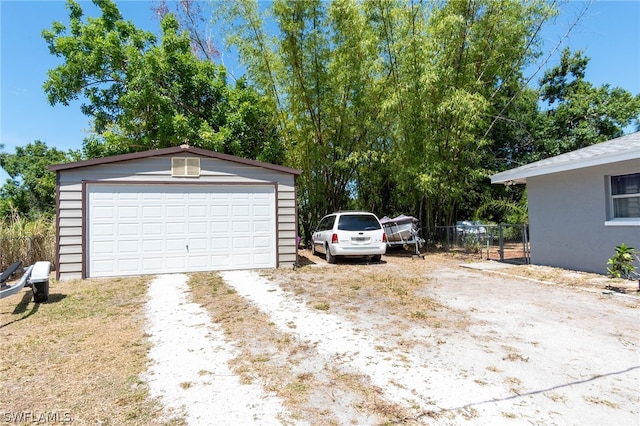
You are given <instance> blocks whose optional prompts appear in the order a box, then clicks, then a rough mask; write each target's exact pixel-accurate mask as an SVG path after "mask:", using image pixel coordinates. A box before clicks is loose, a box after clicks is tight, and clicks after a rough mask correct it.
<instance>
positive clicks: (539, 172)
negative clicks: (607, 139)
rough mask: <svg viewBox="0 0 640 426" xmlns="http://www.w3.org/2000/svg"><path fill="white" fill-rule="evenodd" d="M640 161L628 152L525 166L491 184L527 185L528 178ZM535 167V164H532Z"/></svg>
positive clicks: (637, 155)
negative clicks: (547, 164) (545, 164)
mask: <svg viewBox="0 0 640 426" xmlns="http://www.w3.org/2000/svg"><path fill="white" fill-rule="evenodd" d="M636 159H640V152H638V151H627V152H622V153H617V154H613V155H609V156H601V157H595V158H589V159H586V160H579V161H573V162H566V163H562V164H555V165H549V166H544V167H539V168H537V167H531V165H525V166H522V167H518V168H515V169H511V170H507V171H504V172H501V173H497V174H495V175H493V176H491V183H492V184H494V183H495V184H497V183H502V184H506V185H513V184H523V183H527V178H530V177H535V176H544V175H548V174H553V173H560V172H567V171H570V170H576V169H582V168H585V167H593V166H601V165H604V164H610V163H617V162H620V161H628V160H636ZM532 164H533V165H535V163H532Z"/></svg>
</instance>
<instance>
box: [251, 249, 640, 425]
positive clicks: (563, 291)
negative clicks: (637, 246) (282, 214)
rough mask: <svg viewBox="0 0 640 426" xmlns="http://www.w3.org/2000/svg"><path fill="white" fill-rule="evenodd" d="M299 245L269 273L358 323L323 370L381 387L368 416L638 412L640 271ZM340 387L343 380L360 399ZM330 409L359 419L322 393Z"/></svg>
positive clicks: (619, 417) (314, 303)
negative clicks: (338, 251)
mask: <svg viewBox="0 0 640 426" xmlns="http://www.w3.org/2000/svg"><path fill="white" fill-rule="evenodd" d="M301 255H302V256H301V260H302V262H301V263H302V264H303V265H305V266H303V267H301V268H299V269H297V270H296V271H288V270H278V271H269V272H266V273H265V274H264V276H265V277H267V278H268V279H270V280H271V281H272V282H275V283H277V284H278V285H279V286H280V288H282V289H283V290H284V291H285V296H284V297H285V298H288V297H291V296H293V297H295V298H297V300H299V301H300V302H301V303H305V304H306V305H307V306H309V307H312V308H315V310H316V311H318V310H321V311H322V312H323V313H324V314H325V315H333V316H335V318H337V321H340V322H341V324H342V325H341V327H340V328H342V329H344V328H347V329H348V330H352V331H353V333H354V334H356V337H357V339H353V340H347V341H346V346H345V347H344V348H343V349H336V350H334V352H333V353H332V354H330V356H329V363H328V365H329V367H328V368H325V369H324V370H322V369H321V370H320V371H318V370H317V369H316V370H314V372H315V376H316V377H315V380H316V381H318V382H320V383H325V384H334V383H339V381H336V380H335V371H336V370H337V371H340V372H342V373H346V372H351V373H352V374H356V375H359V376H360V377H361V379H362V380H365V381H366V382H368V383H369V385H370V386H371V387H370V389H375V390H376V392H377V398H379V400H378V401H377V402H375V403H374V404H369V405H368V406H367V405H366V404H364V405H363V406H364V407H368V409H369V412H368V414H369V415H370V417H367V418H366V422H373V423H375V422H377V421H382V422H390V423H403V422H409V423H425V424H460V423H464V424H497V423H500V424H502V423H507V424H545V425H548V424H617V425H621V424H629V425H631V424H639V423H640V409H639V406H640V405H639V402H640V401H639V397H640V351H639V344H640V337H639V334H638V332H637V330H638V324H639V320H640V310H639V307H640V303H639V298H638V296H639V295H640V293H637V291H636V290H637V282H632V281H622V280H609V279H607V278H606V277H603V276H600V275H596V274H585V273H579V272H575V271H565V270H559V269H556V268H548V267H540V266H511V265H505V264H499V263H496V262H486V261H479V260H478V259H474V258H469V257H462V256H451V255H446V254H435V255H427V256H426V257H425V259H419V258H417V259H413V258H411V257H410V256H407V254H406V253H403V252H395V255H394V253H392V254H391V255H388V256H385V257H384V258H383V262H382V263H380V264H368V263H366V262H363V261H359V260H346V261H343V262H340V263H339V264H337V265H329V264H327V263H326V262H324V260H323V259H321V258H319V257H315V256H311V254H310V253H306V252H302V253H301ZM254 303H256V304H258V305H260V302H259V300H258V299H256V300H254ZM263 309H264V308H263ZM271 316H272V318H273V317H274V314H273V312H272V314H271ZM297 321H298V322H304V321H303V319H298V320H297ZM324 327H325V328H326V330H327V334H329V336H327V338H328V339H332V338H333V339H338V338H339V337H335V336H333V337H331V336H330V334H331V333H330V332H329V331H330V330H329V328H330V327H327V326H326V325H324ZM290 328H291V329H292V333H293V334H294V335H298V337H299V338H302V339H307V341H308V343H309V344H311V345H314V346H315V347H316V348H322V343H321V342H320V343H319V341H322V339H324V338H325V337H324V336H322V333H321V334H320V337H318V336H315V337H314V338H315V339H318V340H317V341H314V340H313V339H314V338H311V339H309V338H308V335H305V334H304V331H298V329H299V328H301V325H300V324H295V323H293V324H290ZM361 341H364V342H365V343H364V344H361ZM370 348H373V350H374V353H373V354H372V353H369V352H367V351H368V350H369V349H370ZM318 352H321V350H318ZM362 353H366V358H367V359H364V360H363V359H360V358H361V357H360V356H359V355H360V354H362ZM308 355H309V357H310V358H314V357H315V358H316V360H317V363H322V362H327V354H326V353H325V354H324V356H323V355H321V354H320V355H316V354H315V353H310V354H308ZM351 370H353V371H351ZM323 371H324V372H323ZM326 371H333V373H332V374H333V377H332V376H331V375H330V374H326ZM340 388H341V387H340V386H336V388H335V389H334V394H335V393H336V392H337V393H338V394H339V393H340V392H343V393H344V395H348V398H347V400H354V401H357V400H358V395H357V392H356V394H354V393H353V392H347V390H346V389H344V388H343V389H342V390H340ZM356 390H357V388H356ZM351 391H353V389H351ZM360 391H362V389H360ZM385 403H386V404H389V406H388V407H387V410H386V411H385V410H384V409H382V408H381V404H382V405H383V404H385ZM339 405H340V404H336V405H335V407H338V406H339ZM327 410H328V411H330V412H331V414H332V415H333V417H334V418H336V419H337V420H336V424H346V423H348V420H349V418H348V416H346V417H345V414H346V413H347V412H348V410H345V409H344V408H341V409H337V408H326V406H325V416H324V418H331V417H332V416H331V415H329V414H328V413H326V411H327ZM364 412H367V410H366V409H361V410H360V412H359V414H362V413H364ZM353 416H354V417H353V418H352V419H351V420H350V422H351V423H352V424H360V423H362V422H363V421H364V420H363V418H362V417H358V416H355V415H353ZM376 416H377V417H376Z"/></svg>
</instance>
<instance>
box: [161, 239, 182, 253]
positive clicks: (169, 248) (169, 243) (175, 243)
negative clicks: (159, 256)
mask: <svg viewBox="0 0 640 426" xmlns="http://www.w3.org/2000/svg"><path fill="white" fill-rule="evenodd" d="M165 244H166V245H165V251H166V252H167V253H176V252H178V253H182V254H183V255H184V254H186V252H187V241H186V240H185V239H184V238H167V239H166V240H165Z"/></svg>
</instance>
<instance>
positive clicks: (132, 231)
mask: <svg viewBox="0 0 640 426" xmlns="http://www.w3.org/2000/svg"><path fill="white" fill-rule="evenodd" d="M138 232H140V227H139V226H138V224H137V223H120V224H118V231H117V232H116V235H117V236H118V237H120V238H126V237H131V236H136V237H137V236H138Z"/></svg>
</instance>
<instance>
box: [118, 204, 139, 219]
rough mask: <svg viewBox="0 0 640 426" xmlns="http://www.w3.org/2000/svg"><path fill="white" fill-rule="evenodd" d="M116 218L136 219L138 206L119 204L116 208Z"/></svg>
mask: <svg viewBox="0 0 640 426" xmlns="http://www.w3.org/2000/svg"><path fill="white" fill-rule="evenodd" d="M116 219H119V220H123V219H134V220H138V206H119V207H118V208H117V209H116Z"/></svg>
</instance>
